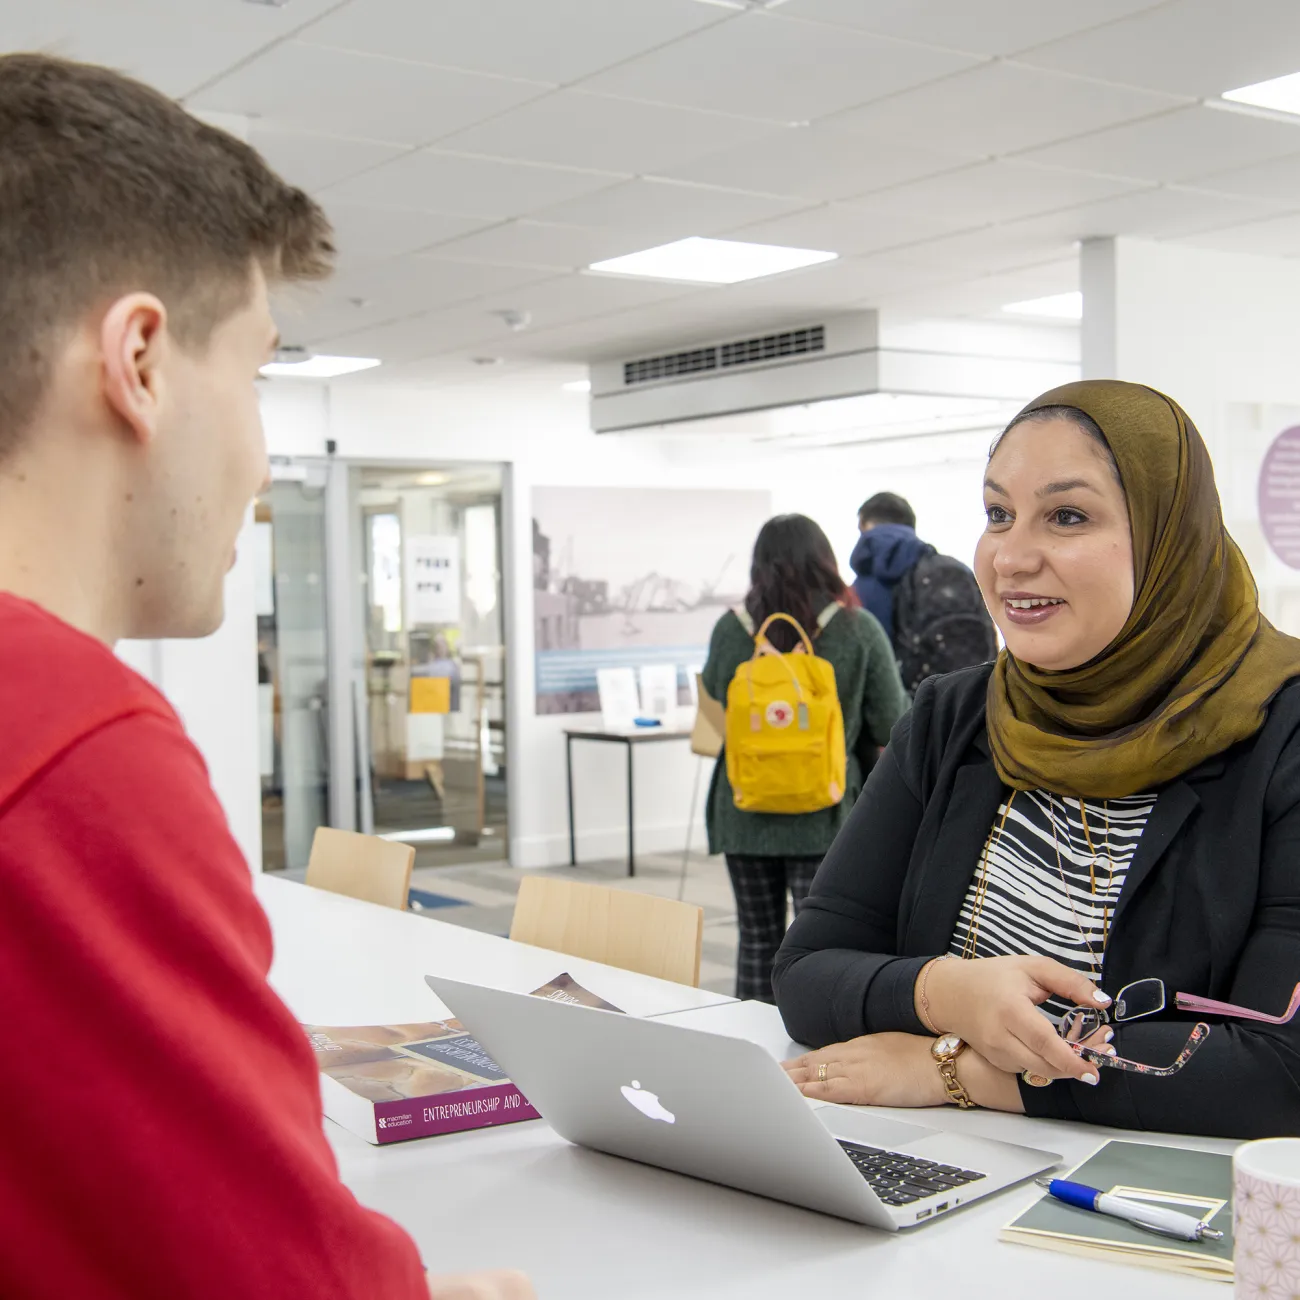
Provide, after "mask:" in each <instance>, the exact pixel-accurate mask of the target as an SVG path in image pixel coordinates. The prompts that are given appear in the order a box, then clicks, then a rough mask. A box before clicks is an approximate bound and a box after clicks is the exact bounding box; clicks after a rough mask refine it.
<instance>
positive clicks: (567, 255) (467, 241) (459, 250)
mask: <svg viewBox="0 0 1300 1300" xmlns="http://www.w3.org/2000/svg"><path fill="white" fill-rule="evenodd" d="M641 246H642V241H641V240H640V239H638V237H637V236H636V235H635V234H619V233H618V232H616V231H612V230H589V229H587V228H586V227H583V226H559V225H552V224H549V223H545V222H541V221H508V222H505V223H504V224H503V225H499V226H492V227H491V228H489V229H487V230H481V231H479V232H478V233H476V234H472V235H466V236H465V237H464V238H462V239H453V240H451V241H450V242H449V243H446V244H440V245H439V246H438V256H439V257H449V258H452V259H454V260H456V261H467V262H497V263H499V264H501V265H504V266H541V267H552V268H554V269H556V270H565V271H570V270H577V269H579V268H580V267H584V266H590V265H591V263H592V262H599V261H601V260H602V259H604V258H607V257H618V256H619V255H620V254H622V253H635V252H636V251H637V250H638V249H640V248H641Z"/></svg>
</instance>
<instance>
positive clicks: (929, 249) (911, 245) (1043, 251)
mask: <svg viewBox="0 0 1300 1300" xmlns="http://www.w3.org/2000/svg"><path fill="white" fill-rule="evenodd" d="M893 251H894V252H895V253H896V254H897V255H898V256H899V257H905V258H907V259H908V260H909V261H910V262H912V263H916V264H921V265H925V266H936V267H947V268H949V269H950V270H956V271H964V272H979V273H983V274H991V273H993V272H1000V271H1009V270H1014V269H1015V268H1017V267H1022V266H1033V265H1036V264H1038V263H1042V262H1047V261H1059V260H1061V259H1064V258H1068V257H1074V256H1077V251H1076V240H1075V239H1074V237H1073V236H1071V235H1067V234H1062V233H1061V232H1060V231H1058V230H1056V229H1054V228H1053V227H1051V226H1050V225H1048V226H1046V227H1039V226H1037V225H1036V224H1035V223H1034V222H1020V221H1018V222H1012V223H1010V224H1008V225H995V226H985V227H983V228H982V229H979V230H966V231H962V232H961V233H960V234H955V235H941V236H939V237H938V238H935V239H924V240H912V241H908V242H907V243H906V244H903V245H901V246H899V247H897V248H895V249H894V250H893Z"/></svg>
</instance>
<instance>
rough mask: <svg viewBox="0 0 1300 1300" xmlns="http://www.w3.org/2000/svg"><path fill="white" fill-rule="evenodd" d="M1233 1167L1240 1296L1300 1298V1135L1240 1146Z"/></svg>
mask: <svg viewBox="0 0 1300 1300" xmlns="http://www.w3.org/2000/svg"><path fill="white" fill-rule="evenodd" d="M1232 1167H1233V1185H1234V1190H1233V1197H1234V1201H1233V1236H1234V1238H1235V1239H1236V1250H1235V1265H1236V1277H1237V1285H1236V1295H1237V1296H1238V1297H1241V1298H1243V1300H1244V1298H1245V1297H1249V1298H1250V1300H1293V1298H1294V1297H1296V1296H1300V1138H1267V1139H1265V1140H1264V1141H1262V1142H1247V1143H1246V1144H1245V1145H1244V1146H1240V1147H1238V1148H1237V1153H1236V1155H1234V1156H1233V1158H1232Z"/></svg>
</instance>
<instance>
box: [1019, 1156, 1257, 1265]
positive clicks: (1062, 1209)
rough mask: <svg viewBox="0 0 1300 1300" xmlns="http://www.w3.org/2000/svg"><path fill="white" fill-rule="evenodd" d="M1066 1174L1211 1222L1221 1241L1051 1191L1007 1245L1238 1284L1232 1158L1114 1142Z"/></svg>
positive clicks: (1024, 1217) (1026, 1214)
mask: <svg viewBox="0 0 1300 1300" xmlns="http://www.w3.org/2000/svg"><path fill="white" fill-rule="evenodd" d="M1060 1177H1063V1178H1068V1179H1070V1181H1072V1182H1076V1183H1086V1184H1087V1185H1088V1186H1089V1187H1096V1188H1098V1189H1099V1190H1101V1191H1103V1192H1113V1193H1115V1194H1116V1195H1119V1196H1126V1197H1129V1198H1131V1199H1134V1200H1143V1201H1149V1202H1152V1203H1154V1204H1156V1205H1163V1206H1167V1207H1168V1208H1169V1209H1172V1210H1182V1211H1183V1212H1184V1213H1186V1214H1194V1215H1196V1216H1198V1217H1199V1218H1203V1219H1207V1220H1208V1221H1209V1222H1210V1225H1211V1227H1214V1228H1217V1229H1218V1230H1219V1231H1220V1232H1222V1233H1223V1237H1222V1239H1221V1240H1219V1241H1177V1240H1175V1239H1174V1238H1172V1237H1160V1236H1157V1235H1156V1234H1154V1233H1151V1232H1145V1231H1143V1229H1141V1228H1138V1227H1134V1225H1133V1224H1131V1223H1126V1222H1125V1221H1124V1220H1123V1219H1114V1218H1111V1217H1110V1215H1107V1214H1093V1213H1091V1212H1090V1211H1088V1210H1079V1209H1076V1208H1075V1207H1074V1206H1072V1205H1065V1204H1063V1203H1062V1202H1061V1201H1058V1200H1055V1199H1054V1198H1053V1197H1051V1196H1048V1195H1047V1194H1046V1193H1044V1194H1043V1199H1042V1200H1040V1201H1038V1202H1037V1203H1036V1204H1035V1205H1032V1206H1030V1208H1029V1209H1028V1210H1026V1211H1025V1212H1024V1214H1022V1215H1021V1216H1020V1217H1019V1218H1018V1219H1016V1221H1015V1222H1014V1223H1011V1224H1008V1225H1007V1227H1005V1228H1004V1229H1003V1230H1002V1240H1003V1241H1015V1242H1020V1243H1022V1244H1023V1245H1026V1246H1041V1247H1043V1248H1045V1249H1047V1250H1061V1251H1065V1252H1066V1253H1067V1254H1072V1255H1085V1256H1088V1257H1090V1258H1092V1259H1109V1260H1114V1261H1116V1262H1117V1263H1128V1264H1139V1265H1142V1266H1143V1267H1146V1268H1160V1269H1165V1270H1168V1271H1172V1272H1175V1273H1184V1274H1187V1275H1189V1276H1192V1277H1199V1278H1205V1279H1207V1280H1210V1281H1219V1282H1231V1281H1232V1157H1231V1156H1224V1155H1214V1154H1212V1153H1211V1152H1208V1151H1184V1150H1183V1149H1181V1148H1179V1147H1162V1146H1148V1145H1146V1144H1145V1143H1141V1142H1107V1143H1106V1145H1105V1146H1103V1147H1101V1148H1100V1150H1098V1151H1095V1152H1094V1153H1093V1154H1092V1155H1091V1156H1089V1157H1088V1159H1087V1160H1085V1161H1084V1162H1083V1163H1082V1164H1081V1165H1079V1166H1077V1167H1076V1168H1075V1169H1073V1170H1072V1171H1071V1172H1070V1173H1068V1174H1062V1175H1060Z"/></svg>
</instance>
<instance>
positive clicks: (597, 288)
mask: <svg viewBox="0 0 1300 1300" xmlns="http://www.w3.org/2000/svg"><path fill="white" fill-rule="evenodd" d="M707 292H708V291H707V290H706V289H703V288H702V287H701V286H699V285H690V284H674V283H671V282H669V281H666V280H637V279H632V278H630V277H628V276H620V275H592V274H589V273H579V274H575V275H567V276H564V277H562V278H561V279H551V280H546V281H544V282H539V283H536V284H531V285H527V286H523V287H520V288H517V289H511V290H508V291H502V292H498V293H494V294H489V295H486V296H484V297H483V298H480V299H479V300H478V301H477V302H475V304H474V305H475V307H476V308H478V309H480V310H482V311H483V312H490V311H493V310H505V309H508V308H509V309H513V310H517V311H526V312H528V313H529V314H530V315H531V317H532V320H531V323H530V324H529V327H528V329H527V330H523V331H520V333H519V335H518V336H517V339H516V341H517V342H519V343H524V344H526V343H527V341H528V337H529V336H531V335H534V334H537V333H540V332H541V331H543V330H547V329H553V328H555V327H556V326H560V325H567V324H569V323H571V322H573V321H578V320H587V319H595V318H597V317H601V316H608V315H610V314H611V313H613V312H620V311H626V310H628V309H629V308H640V307H642V306H645V305H647V304H649V303H656V302H664V301H667V300H669V299H681V300H683V301H687V300H691V301H694V300H696V299H698V298H699V297H700V296H701V294H704V293H707Z"/></svg>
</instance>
